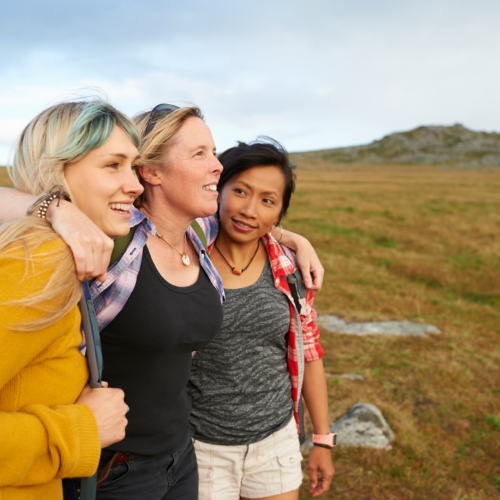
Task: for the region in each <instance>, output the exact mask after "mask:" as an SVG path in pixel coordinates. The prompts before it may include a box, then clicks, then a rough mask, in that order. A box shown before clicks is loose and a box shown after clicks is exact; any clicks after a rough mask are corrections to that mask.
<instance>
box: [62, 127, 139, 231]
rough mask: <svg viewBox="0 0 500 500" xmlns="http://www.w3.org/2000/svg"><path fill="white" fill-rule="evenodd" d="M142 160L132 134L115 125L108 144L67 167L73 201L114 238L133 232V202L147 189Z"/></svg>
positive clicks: (65, 172) (66, 171) (66, 175)
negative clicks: (139, 171)
mask: <svg viewBox="0 0 500 500" xmlns="http://www.w3.org/2000/svg"><path fill="white" fill-rule="evenodd" d="M138 159H139V153H138V151H137V148H136V147H135V146H134V144H133V142H132V139H131V138H130V136H129V135H128V134H127V132H125V131H124V130H123V128H121V127H120V126H115V128H114V130H113V132H112V133H111V135H110V136H109V138H108V139H107V141H106V142H105V143H104V144H101V146H99V147H97V148H95V149H93V150H92V151H90V153H88V154H86V155H85V156H84V157H83V158H82V159H81V160H79V161H77V162H74V163H70V164H69V165H66V167H65V168H64V177H65V178H66V182H67V183H68V186H69V188H70V189H71V194H72V201H73V203H74V204H75V205H76V206H77V207H78V208H79V209H80V210H81V211H82V212H83V213H84V214H85V215H87V217H89V218H90V220H92V221H93V222H94V223H95V224H96V225H97V226H98V227H99V228H100V229H102V231H103V232H104V233H105V234H106V235H107V236H109V237H110V238H116V237H119V236H124V235H126V234H127V233H128V232H129V220H130V216H131V214H130V209H131V208H132V203H133V202H134V200H135V199H136V198H137V196H139V194H141V193H142V192H143V190H144V188H143V187H142V185H141V183H140V182H139V179H138V178H137V175H136V173H135V171H134V170H135V169H134V167H135V166H136V162H137V161H138Z"/></svg>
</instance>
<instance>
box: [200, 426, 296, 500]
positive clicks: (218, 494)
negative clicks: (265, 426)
mask: <svg viewBox="0 0 500 500" xmlns="http://www.w3.org/2000/svg"><path fill="white" fill-rule="evenodd" d="M194 449H195V451H196V459H197V461H198V473H199V475H200V489H199V500H239V499H240V497H244V498H262V497H269V496H272V495H281V494H283V493H286V492H288V491H293V490H297V489H298V488H299V487H300V485H301V484H302V479H303V475H302V467H301V465H300V462H301V460H302V455H301V453H300V444H299V438H298V434H297V426H296V424H295V419H294V418H293V417H292V419H291V420H290V422H289V423H288V424H287V425H286V426H285V427H284V428H283V429H281V430H279V431H277V432H275V433H274V434H271V435H270V436H268V437H267V438H266V439H263V440H262V441H259V442H258V443H253V444H250V445H241V446H221V445H216V444H208V443H202V442H201V441H197V440H194Z"/></svg>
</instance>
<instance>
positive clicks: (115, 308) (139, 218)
mask: <svg viewBox="0 0 500 500" xmlns="http://www.w3.org/2000/svg"><path fill="white" fill-rule="evenodd" d="M131 212H132V216H131V218H130V227H135V226H138V227H137V229H136V231H135V234H134V237H133V239H132V242H131V243H130V244H129V246H128V247H127V249H126V250H125V252H124V253H123V255H122V256H121V257H120V259H119V260H118V261H117V262H115V263H114V264H113V265H112V266H111V267H110V268H109V269H108V274H107V277H106V281H105V282H104V283H101V282H99V281H98V280H94V281H93V282H92V284H91V286H90V293H91V295H92V300H93V302H94V308H95V311H96V316H97V322H98V325H99V330H100V331H101V330H102V329H104V328H105V327H106V326H107V325H109V323H111V321H113V320H114V319H115V318H116V316H117V315H118V313H119V312H120V311H121V310H122V309H123V306H124V305H125V303H126V302H127V300H128V298H129V297H130V295H131V293H132V291H133V290H134V287H135V284H136V282H137V275H138V274H139V271H140V268H141V262H142V253H143V249H144V245H145V244H146V242H147V241H148V235H151V236H154V235H155V234H156V227H155V225H154V224H153V223H152V222H151V221H150V220H149V219H148V218H147V217H146V216H145V215H144V214H143V213H142V212H141V211H140V210H137V209H136V208H134V207H132V209H131ZM187 235H188V236H189V238H190V240H191V242H192V243H193V246H194V248H195V250H196V251H197V253H198V255H199V258H200V264H201V267H202V268H203V270H204V271H205V272H206V274H207V276H208V278H209V279H210V282H211V283H212V285H213V286H214V287H215V289H216V290H217V292H218V293H219V296H220V299H221V302H224V301H225V296H224V288H223V286H222V280H221V278H220V276H219V273H218V272H217V270H216V269H215V267H214V265H213V264H212V262H211V260H210V258H209V257H208V256H207V254H206V251H205V248H204V247H203V244H202V243H201V241H200V239H199V238H198V236H197V235H196V233H195V232H194V230H193V229H192V228H191V227H189V228H188V229H187Z"/></svg>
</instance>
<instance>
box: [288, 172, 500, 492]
mask: <svg viewBox="0 0 500 500" xmlns="http://www.w3.org/2000/svg"><path fill="white" fill-rule="evenodd" d="M284 226H285V227H286V228H288V229H292V230H294V231H298V232H300V233H302V234H304V235H306V236H307V237H308V238H310V240H311V241H312V242H313V243H314V245H315V246H316V248H317V249H318V251H319V254H320V256H321V259H322V262H323V264H324V266H325V268H326V272H327V274H326V281H325V285H324V287H323V289H322V291H321V292H320V293H318V294H317V295H316V308H317V310H318V312H319V313H320V314H325V313H331V314H337V315H339V316H342V317H343V318H344V319H347V320H361V321H365V320H389V319H397V320H403V319H408V320H411V321H419V322H426V323H432V324H434V325H436V326H437V327H439V328H440V329H441V330H442V332H443V333H442V334H441V335H434V336H428V337H427V338H424V339H422V338H408V337H407V338H403V337H398V338H395V337H394V338H385V337H383V338H381V337H355V336H348V335H338V334H331V333H327V332H326V331H322V343H323V346H324V347H325V350H326V356H325V364H326V368H327V370H328V371H329V372H330V373H359V374H361V375H363V376H364V377H365V380H364V381H352V380H349V379H344V378H329V379H328V383H329V393H330V418H331V420H332V422H333V421H334V420H335V419H336V418H338V417H339V416H341V415H342V414H343V413H344V412H345V411H347V410H348V409H349V408H350V407H351V406H352V405H353V404H354V403H356V402H369V403H373V404H375V405H377V406H378V407H379V408H380V409H381V410H382V412H383V413H384V415H385V417H386V419H387V421H388V422H389V424H390V425H391V427H392V429H393V430H394V431H395V433H396V437H397V440H396V443H395V445H394V447H393V449H392V450H391V451H377V450H367V449H365V450H362V449H338V450H337V451H336V452H335V464H336V470H337V476H336V478H335V479H334V482H333V487H332V490H331V492H330V493H328V494H327V495H324V498H326V499H335V500H341V499H346V500H347V499H356V500H358V499H384V500H386V499H427V500H428V499H443V500H444V499H455V500H459V499H460V500H465V499H468V500H472V499H476V500H480V499H491V498H500V463H499V460H498V457H499V456H500V371H499V364H500V326H499V320H500V279H499V275H500V238H499V236H498V234H499V231H500V172H498V171H497V172H480V171H477V172H474V171H453V172H450V171H441V170H437V169H433V168H431V167H389V166H372V167H357V168H349V169H347V168H345V167H344V168H339V167H337V170H333V171H332V170H308V169H304V168H299V181H298V189H297V193H296V194H295V196H294V198H293V201H292V207H291V210H290V213H289V216H288V217H287V218H286V219H285V221H284ZM306 469H307V467H306V466H305V469H304V470H305V472H307V470H306ZM301 498H302V499H305V498H309V495H308V494H307V487H303V488H302V490H301Z"/></svg>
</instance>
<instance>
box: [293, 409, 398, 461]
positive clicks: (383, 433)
mask: <svg viewBox="0 0 500 500" xmlns="http://www.w3.org/2000/svg"><path fill="white" fill-rule="evenodd" d="M330 432H335V433H337V444H340V445H342V446H362V447H366V448H379V449H383V450H389V449H390V448H391V443H392V442H393V441H394V433H393V432H392V430H391V428H390V427H389V425H388V424H387V422H386V421H385V418H384V416H383V415H382V412H381V411H380V410H379V409H378V408H377V407H376V406H374V405H371V404H369V403H356V404H355V405H354V406H353V407H352V408H351V409H350V410H349V411H348V412H347V413H346V414H345V415H342V417H340V418H339V419H338V420H337V421H336V422H335V423H334V424H333V425H331V426H330ZM312 448H313V444H312V443H311V441H310V440H307V441H306V442H305V443H304V444H303V445H302V446H301V448H300V449H301V451H302V452H306V451H310V450H311V449H312Z"/></svg>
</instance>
